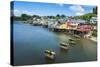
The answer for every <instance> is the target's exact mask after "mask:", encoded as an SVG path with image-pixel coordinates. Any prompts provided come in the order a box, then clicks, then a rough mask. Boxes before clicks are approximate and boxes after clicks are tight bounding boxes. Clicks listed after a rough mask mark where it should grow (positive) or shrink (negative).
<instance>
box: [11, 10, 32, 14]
mask: <svg viewBox="0 0 100 67" xmlns="http://www.w3.org/2000/svg"><path fill="white" fill-rule="evenodd" d="M13 12H14V15H15V16H20V15H21V14H27V15H32V13H31V12H29V11H27V10H21V11H20V10H18V9H14V10H13Z"/></svg>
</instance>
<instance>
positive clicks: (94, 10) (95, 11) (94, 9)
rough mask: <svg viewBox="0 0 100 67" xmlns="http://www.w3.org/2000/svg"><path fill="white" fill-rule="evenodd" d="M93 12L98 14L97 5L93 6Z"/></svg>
mask: <svg viewBox="0 0 100 67" xmlns="http://www.w3.org/2000/svg"><path fill="white" fill-rule="evenodd" d="M93 14H97V6H96V7H95V8H93Z"/></svg>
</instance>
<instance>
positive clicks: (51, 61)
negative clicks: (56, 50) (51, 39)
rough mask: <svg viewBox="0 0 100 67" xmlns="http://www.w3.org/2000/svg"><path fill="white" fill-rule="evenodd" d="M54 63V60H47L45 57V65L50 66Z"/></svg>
mask: <svg viewBox="0 0 100 67" xmlns="http://www.w3.org/2000/svg"><path fill="white" fill-rule="evenodd" d="M54 62H55V59H49V58H47V57H45V63H46V64H51V63H54Z"/></svg>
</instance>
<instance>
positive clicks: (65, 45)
mask: <svg viewBox="0 0 100 67" xmlns="http://www.w3.org/2000/svg"><path fill="white" fill-rule="evenodd" d="M60 48H62V49H69V44H65V43H60Z"/></svg>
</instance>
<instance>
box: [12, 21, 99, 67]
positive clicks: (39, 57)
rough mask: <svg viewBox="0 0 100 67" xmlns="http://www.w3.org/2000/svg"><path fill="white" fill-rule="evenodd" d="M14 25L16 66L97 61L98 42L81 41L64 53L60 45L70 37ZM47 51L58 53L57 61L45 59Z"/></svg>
mask: <svg viewBox="0 0 100 67" xmlns="http://www.w3.org/2000/svg"><path fill="white" fill-rule="evenodd" d="M13 25H14V30H13V37H14V40H13V41H14V64H15V65H33V64H49V63H66V62H81V61H95V60H96V59H97V43H96V42H92V41H91V40H87V39H81V40H80V41H77V44H76V45H74V46H72V47H71V48H70V49H69V50H68V51H64V50H62V49H60V47H59V43H60V42H62V41H65V42H67V41H68V39H69V38H71V37H70V36H69V35H66V34H64V33H55V32H52V31H49V30H48V29H46V28H43V27H41V26H32V25H29V24H24V23H20V22H18V21H14V24H13ZM45 49H50V50H53V51H55V52H56V58H55V60H48V59H45V57H44V50H45Z"/></svg>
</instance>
